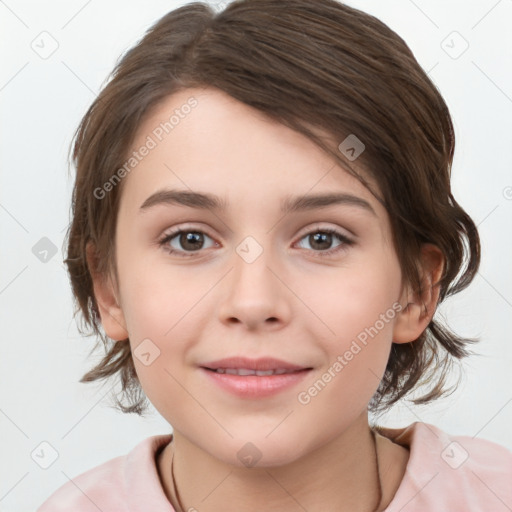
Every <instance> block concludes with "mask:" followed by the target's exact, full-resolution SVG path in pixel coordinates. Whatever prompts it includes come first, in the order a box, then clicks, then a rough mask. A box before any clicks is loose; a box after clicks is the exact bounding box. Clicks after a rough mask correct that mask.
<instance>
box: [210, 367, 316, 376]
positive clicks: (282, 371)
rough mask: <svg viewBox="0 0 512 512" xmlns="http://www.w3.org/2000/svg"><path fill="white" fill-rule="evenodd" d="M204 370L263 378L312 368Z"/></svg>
mask: <svg viewBox="0 0 512 512" xmlns="http://www.w3.org/2000/svg"><path fill="white" fill-rule="evenodd" d="M202 368H204V369H205V370H209V371H211V372H215V373H223V374H228V375H240V376H241V377H246V376H248V375H257V376H258V377H265V376H268V375H284V374H285V373H286V374H288V373H298V372H303V371H307V370H311V369H312V368H301V369H300V370H287V369H286V368H278V369H276V370H251V369H250V368H215V369H213V368H207V367H205V366H203V367H202Z"/></svg>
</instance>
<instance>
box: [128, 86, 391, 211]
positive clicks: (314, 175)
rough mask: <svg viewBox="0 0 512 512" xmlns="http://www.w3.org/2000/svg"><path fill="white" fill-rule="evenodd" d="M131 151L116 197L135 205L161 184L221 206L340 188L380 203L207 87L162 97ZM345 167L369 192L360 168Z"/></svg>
mask: <svg viewBox="0 0 512 512" xmlns="http://www.w3.org/2000/svg"><path fill="white" fill-rule="evenodd" d="M313 129H314V128H313ZM314 130H315V131H316V132H317V133H319V134H320V135H322V136H323V137H325V138H329V137H330V136H329V134H326V133H325V132H321V131H319V130H318V129H314ZM333 142H334V141H333ZM144 148H146V149H145V150H144ZM133 152H136V153H137V154H138V155H137V158H136V162H134V163H136V165H135V166H134V167H133V170H131V171H130V172H129V174H128V175H127V176H126V177H125V178H124V180H125V182H124V183H123V189H124V190H123V196H125V197H124V199H122V202H123V201H124V202H125V203H128V204H130V205H133V206H135V205H136V206H137V208H138V207H140V206H141V204H142V203H143V202H144V200H145V199H146V198H147V197H148V196H149V195H151V194H153V193H155V192H156V191H157V190H159V189H162V188H164V187H165V188H173V189H176V188H179V189H181V190H191V191H209V192H211V193H212V194H214V195H217V196H220V197H222V198H224V199H226V202H227V203H228V204H229V203H230V202H231V200H232V199H235V198H236V197H238V196H240V194H244V197H246V198H247V199H248V200H249V198H250V197H256V198H257V199H259V204H260V207H263V206H265V204H270V203H271V202H272V201H274V198H275V199H276V200H279V206H282V204H283V200H282V199H283V198H284V197H285V196H290V195H294V196H295V195H299V194H307V193H311V194H313V193H317V194H318V193H326V192H329V191H330V192H333V191H344V192H347V193H349V192H350V193H351V194H354V195H355V194H357V196H359V197H363V198H364V199H365V200H366V201H367V202H368V203H371V205H372V206H373V208H374V210H376V211H377V210H378V209H379V207H380V208H382V207H381V205H380V204H379V202H378V201H376V200H375V198H374V197H373V195H372V194H371V193H370V192H369V191H368V190H367V189H366V188H365V187H364V186H363V185H362V184H361V183H360V182H359V181H358V180H357V179H356V178H355V177H353V176H352V175H350V174H349V173H348V172H347V171H346V170H345V169H343V168H341V167H340V166H339V165H338V164H337V163H335V162H334V160H333V159H332V158H331V157H330V156H328V155H327V154H326V153H325V152H324V151H322V150H321V149H320V148H319V147H317V146H316V145H315V144H314V143H313V142H312V141H310V140H309V139H308V138H307V137H305V136H304V135H302V134H300V133H297V132H296V131H294V130H292V129H290V128H288V127H286V126H284V125H283V124H281V123H278V122H276V121H275V120H271V119H269V118H268V117H266V116H265V115H264V114H263V113H261V112H259V111H258V110H256V109H254V108H252V107H250V106H248V105H245V104H244V103H241V102H239V101H237V100H235V99H234V98H232V97H230V96H229V95H227V94H225V93H224V92H222V91H219V90H217V89H214V88H202V89H198V88H194V89H192V88H190V89H184V90H181V91H179V92H177V93H175V94H173V95H171V96H168V97H167V98H165V99H164V100H163V101H162V102H161V103H160V104H158V105H157V106H156V107H154V108H153V109H152V110H151V112H149V113H148V115H147V116H146V118H145V119H144V120H143V122H142V123H141V125H140V126H139V128H138V131H137V134H136V136H135V139H134V142H133V144H132V147H131V149H130V153H129V154H130V155H131V154H133ZM142 153H144V156H141V155H142ZM352 166H353V167H356V169H357V170H358V172H361V173H362V174H363V175H365V178H366V179H367V180H368V181H369V182H370V183H371V184H372V185H373V189H374V190H376V189H375V187H374V184H373V183H372V180H371V179H369V177H368V175H367V173H365V172H364V171H363V170H361V169H360V168H357V166H354V163H353V162H352ZM230 198H231V199H230ZM382 213H383V212H382V210H381V211H380V212H379V211H377V214H382Z"/></svg>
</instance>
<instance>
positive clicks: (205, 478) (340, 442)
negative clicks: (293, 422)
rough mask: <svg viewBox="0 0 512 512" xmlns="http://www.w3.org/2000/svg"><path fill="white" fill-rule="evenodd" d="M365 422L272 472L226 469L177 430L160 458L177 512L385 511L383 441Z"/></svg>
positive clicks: (166, 487)
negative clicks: (381, 480) (381, 458)
mask: <svg viewBox="0 0 512 512" xmlns="http://www.w3.org/2000/svg"><path fill="white" fill-rule="evenodd" d="M365 420H366V421H365V424H363V425H361V423H358V424H357V425H352V426H351V427H350V428H349V429H348V430H347V431H345V432H344V433H343V435H341V436H338V437H337V438H334V439H333V440H331V441H330V442H327V443H326V444H324V445H322V446H321V447H319V448H317V449H316V450H314V451H312V452H309V453H308V454H307V455H306V456H303V457H301V458H300V459H296V460H294V461H292V462H290V463H288V464H285V465H281V466H272V467H259V466H258V465H256V466H254V467H251V468H246V467H238V466H233V465H230V464H226V463H224V462H223V461H221V460H219V459H217V458H215V457H212V456H211V455H210V454H209V453H207V452H205V451H204V450H202V449H201V448H199V447H198V446H197V445H195V444H193V443H191V442H190V440H189V439H188V438H186V437H185V436H183V434H182V433H181V432H179V431H176V430H175V431H174V435H173V441H172V442H171V443H169V445H167V446H166V447H165V449H164V450H163V452H162V453H161V456H160V457H159V459H158V467H159V472H160V476H161V481H162V485H163V488H164V491H165V493H166V495H167V497H168V499H169V501H170V502H171V503H172V505H173V507H174V508H175V509H176V511H177V512H185V511H188V510H201V512H210V511H218V510H223V511H225V512H231V511H237V512H251V511H255V510H261V506H262V504H264V505H265V507H264V508H265V510H266V511H269V512H272V511H274V510H276V511H280V512H287V511H292V510H293V511H296V510H298V507H302V508H303V509H305V510H337V511H340V512H345V511H346V512H348V511H351V512H374V511H381V510H384V508H385V506H387V504H388V502H389V501H390V499H389V497H388V496H387V494H389V493H388V492H387V491H388V490H389V489H387V488H386V489H384V488H383V489H382V492H383V493H385V494H386V495H385V496H382V495H381V492H380V490H381V488H380V485H379V467H378V464H377V461H378V460H379V459H380V451H381V450H380V447H381V445H382V441H380V440H381V439H384V438H382V437H381V436H378V435H377V436H376V437H377V443H375V442H374V439H373V435H372V432H371V430H370V428H369V426H368V423H367V418H366V417H365ZM388 453H389V451H388ZM376 455H377V460H376ZM379 465H380V466H381V467H382V463H380V464H379ZM173 475H174V480H175V485H176V488H177V493H176V492H175V489H174V487H175V486H174V484H173ZM382 476H383V475H382V474H381V476H380V478H381V479H382ZM382 486H384V482H382Z"/></svg>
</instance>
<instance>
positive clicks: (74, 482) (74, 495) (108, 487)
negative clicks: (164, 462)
mask: <svg viewBox="0 0 512 512" xmlns="http://www.w3.org/2000/svg"><path fill="white" fill-rule="evenodd" d="M171 437H172V435H170V434H169V435H159V436H152V437H149V438H147V439H144V440H143V441H141V442H140V443H139V444H138V445H137V446H135V448H133V449H132V451H131V452H129V453H128V454H127V455H122V456H119V457H116V458H114V459H111V460H109V461H107V462H104V463H103V464H101V465H99V466H96V467H94V468H92V469H89V470H88V471H86V472H84V473H82V474H80V475H78V476H75V477H73V478H69V477H66V478H68V481H67V482H66V483H65V484H64V485H62V486H61V487H60V488H58V489H57V490H56V491H55V492H54V493H53V494H52V495H51V496H50V497H49V498H48V499H47V500H46V501H45V502H44V503H43V504H42V505H41V506H40V507H39V508H38V509H37V512H64V511H66V512H69V511H70V510H73V512H98V510H104V511H105V512H108V511H111V510H112V511H114V510H115V511H116V512H128V511H130V512H131V511H132V510H138V508H134V506H133V505H134V504H135V505H136V503H134V502H137V501H138V498H137V497H138V496H139V495H140V494H141V493H143V494H145V493H146V492H149V491H151V490H152V494H153V495H154V496H155V500H156V501H155V505H163V506H164V508H162V506H160V508H158V507H157V506H155V508H154V510H158V511H160V510H162V511H165V512H167V511H172V508H167V507H166V505H168V504H169V503H168V501H167V500H166V499H165V495H164V494H163V493H162V490H161V486H160V481H159V477H158V472H157V470H156V464H155V454H156V451H157V450H158V449H159V448H160V447H161V446H163V445H165V444H166V443H168V442H169V441H170V439H171ZM63 473H64V472H63ZM64 475H65V473H64ZM159 491H160V494H159Z"/></svg>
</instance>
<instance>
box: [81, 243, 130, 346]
mask: <svg viewBox="0 0 512 512" xmlns="http://www.w3.org/2000/svg"><path fill="white" fill-rule="evenodd" d="M86 253H87V266H88V267H89V272H90V273H91V277H92V281H93V287H94V297H95V299H96V302H97V304H98V309H99V313H100V317H101V324H102V325H103V329H104V330H105V333H106V334H107V336H108V337H109V338H111V339H113V340H115V341H120V340H125V339H126V338H128V331H127V330H126V322H125V319H124V315H123V311H122V309H121V306H120V305H119V301H118V299H117V296H118V295H119V294H118V293H117V292H116V289H115V287H114V285H113V283H112V279H111V276H110V275H108V276H105V275H103V274H100V273H98V272H97V259H96V253H95V249H94V246H93V245H92V243H91V242H89V243H88V244H87V247H86Z"/></svg>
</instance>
